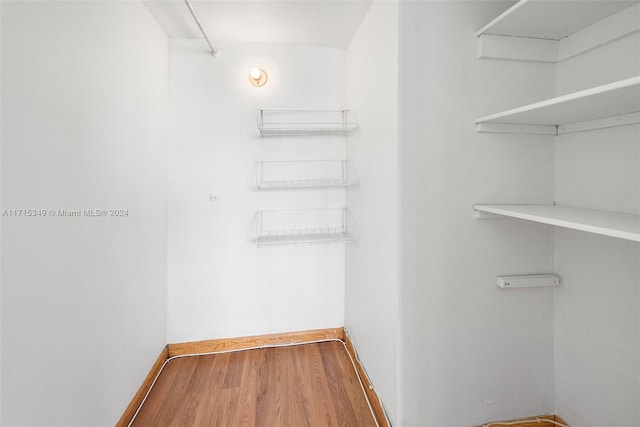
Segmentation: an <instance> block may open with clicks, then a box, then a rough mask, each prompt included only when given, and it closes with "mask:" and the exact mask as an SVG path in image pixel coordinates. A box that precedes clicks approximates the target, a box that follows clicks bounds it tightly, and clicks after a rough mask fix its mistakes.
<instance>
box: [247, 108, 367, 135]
mask: <svg viewBox="0 0 640 427" xmlns="http://www.w3.org/2000/svg"><path fill="white" fill-rule="evenodd" d="M357 130H358V119H357V118H356V115H355V113H354V112H353V111H351V110H265V109H259V110H258V131H259V132H260V135H261V136H323V135H324V136H331V135H336V136H346V135H349V134H352V133H354V132H356V131H357Z"/></svg>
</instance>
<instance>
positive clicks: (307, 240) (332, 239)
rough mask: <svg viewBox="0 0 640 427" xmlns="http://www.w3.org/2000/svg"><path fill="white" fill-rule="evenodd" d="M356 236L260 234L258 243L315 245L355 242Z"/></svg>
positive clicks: (267, 245) (264, 244)
mask: <svg viewBox="0 0 640 427" xmlns="http://www.w3.org/2000/svg"><path fill="white" fill-rule="evenodd" d="M356 241H357V238H356V237H355V236H352V235H350V234H349V233H310V234H287V235H273V236H259V237H258V238H257V239H256V245H257V246H258V247H259V248H264V247H270V246H293V245H315V244H323V243H354V242H356Z"/></svg>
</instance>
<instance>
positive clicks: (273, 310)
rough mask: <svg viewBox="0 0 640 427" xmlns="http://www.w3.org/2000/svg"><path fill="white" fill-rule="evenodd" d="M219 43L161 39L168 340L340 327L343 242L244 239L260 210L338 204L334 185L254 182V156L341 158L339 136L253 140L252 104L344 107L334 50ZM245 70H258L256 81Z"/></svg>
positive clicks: (338, 55)
mask: <svg viewBox="0 0 640 427" xmlns="http://www.w3.org/2000/svg"><path fill="white" fill-rule="evenodd" d="M219 45H220V48H221V49H222V55H221V56H220V57H219V58H215V59H214V58H212V57H211V56H210V55H208V54H207V53H206V50H204V45H203V42H202V41H193V40H175V41H172V43H171V49H170V51H171V53H170V104H171V123H172V128H171V136H170V143H169V229H168V230H169V231H168V242H169V243H168V247H169V253H168V254H169V255H168V265H169V266H168V299H169V305H168V338H169V342H181V341H193V340H203V339H212V338H222V337H236V336H246V335H256V334H267V333H275V332H283V331H295V330H307V329H316V328H328V327H340V326H343V324H344V275H345V270H344V268H345V267H344V264H345V262H344V251H345V249H344V245H341V244H337V245H319V246H294V247H280V248H261V249H258V248H257V247H256V246H255V243H254V238H255V214H256V211H258V210H259V209H303V208H322V207H343V206H344V204H345V192H344V190H343V189H337V190H313V191H307V190H305V191H292V192H291V191H290V192H273V191H271V192H258V191H256V190H255V173H256V162H257V161H260V160H313V159H343V158H344V156H345V140H344V138H341V137H286V138H261V137H260V136H259V133H258V131H257V129H256V112H257V109H258V108H293V109H341V108H344V103H345V52H344V50H343V49H334V48H320V47H309V46H297V45H278V44H260V43H220V44H219ZM253 66H259V67H262V68H264V70H265V71H266V72H267V73H268V76H269V80H268V82H267V84H266V85H265V86H263V87H262V88H256V87H253V86H251V85H250V83H249V81H248V72H249V69H250V68H251V67H253ZM211 192H213V193H215V194H217V195H218V201H216V202H211V201H210V200H209V193H211ZM357 220H358V218H356V221H357Z"/></svg>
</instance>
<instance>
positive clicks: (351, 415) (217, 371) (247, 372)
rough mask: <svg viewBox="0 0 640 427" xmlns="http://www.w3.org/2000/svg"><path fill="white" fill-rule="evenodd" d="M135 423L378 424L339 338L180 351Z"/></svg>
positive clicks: (271, 426)
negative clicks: (190, 352)
mask: <svg viewBox="0 0 640 427" xmlns="http://www.w3.org/2000/svg"><path fill="white" fill-rule="evenodd" d="M131 425H132V426H163V427H164V426H185V427H186V426H198V427H200V426H264V427H276V426H292V427H303V426H358V427H368V426H375V425H376V423H375V421H374V419H373V416H372V414H371V410H370V408H369V405H368V403H367V400H366V397H365V395H364V393H363V391H362V388H361V386H360V382H359V380H358V377H357V375H356V372H355V370H354V368H353V365H352V363H351V359H350V358H349V355H348V354H347V352H346V350H345V349H344V346H343V345H342V343H340V342H337V341H332V342H323V343H314V344H302V345H295V346H287V347H276V348H264V349H254V350H243V351H238V352H232V353H222V354H214V355H204V356H190V357H181V358H176V359H173V360H171V361H169V362H168V363H167V365H166V366H165V367H164V369H163V371H162V373H161V374H160V376H159V378H158V380H157V381H156V384H155V385H154V386H153V388H152V390H151V392H150V393H149V396H148V397H147V400H146V401H145V403H144V404H143V406H142V408H141V409H140V411H139V413H138V415H137V416H136V417H135V419H134V421H133V423H132V424H131Z"/></svg>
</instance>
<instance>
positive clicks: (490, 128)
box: [476, 122, 558, 135]
mask: <svg viewBox="0 0 640 427" xmlns="http://www.w3.org/2000/svg"><path fill="white" fill-rule="evenodd" d="M476 131H477V132H482V133H488V132H490V133H525V134H531V135H557V134H558V126H555V125H521V124H513V123H486V122H480V123H476Z"/></svg>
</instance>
